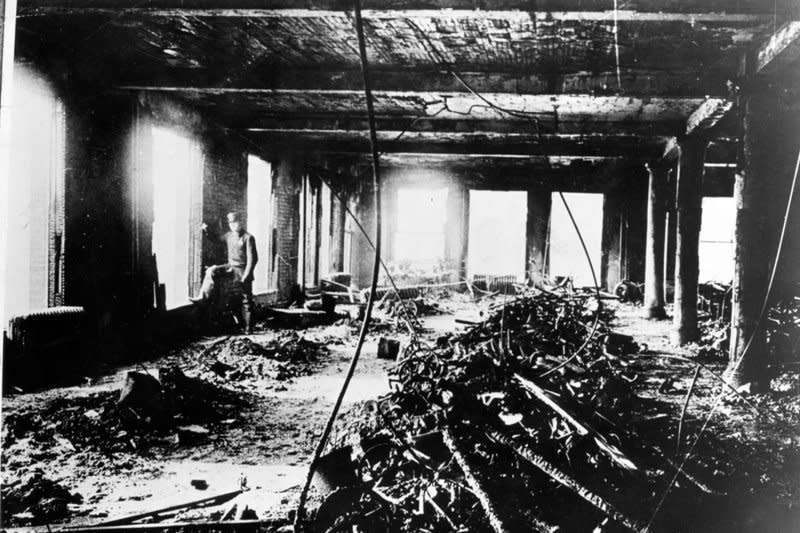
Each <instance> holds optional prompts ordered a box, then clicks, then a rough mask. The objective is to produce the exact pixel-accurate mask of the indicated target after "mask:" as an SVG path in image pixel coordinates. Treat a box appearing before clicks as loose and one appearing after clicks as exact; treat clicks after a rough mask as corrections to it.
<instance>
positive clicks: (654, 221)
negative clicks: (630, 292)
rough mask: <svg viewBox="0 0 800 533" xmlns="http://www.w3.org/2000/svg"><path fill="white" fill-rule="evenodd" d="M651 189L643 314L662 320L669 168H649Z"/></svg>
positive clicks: (652, 166) (663, 312)
mask: <svg viewBox="0 0 800 533" xmlns="http://www.w3.org/2000/svg"><path fill="white" fill-rule="evenodd" d="M647 168H648V171H649V174H650V187H649V194H648V197H647V245H646V251H645V272H644V313H645V317H646V318H655V319H662V318H665V317H666V316H667V314H666V312H665V311H664V240H665V239H664V230H665V228H666V192H667V179H668V174H669V168H668V167H666V166H664V165H661V164H650V165H648V167H647Z"/></svg>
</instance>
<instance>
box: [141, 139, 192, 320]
mask: <svg viewBox="0 0 800 533" xmlns="http://www.w3.org/2000/svg"><path fill="white" fill-rule="evenodd" d="M152 163H153V167H152V169H153V174H152V182H153V242H152V250H153V254H154V255H155V263H156V268H157V269H158V280H159V283H161V284H164V286H165V289H164V290H165V304H166V308H167V309H173V308H175V307H179V306H182V305H186V304H187V303H188V298H189V290H190V283H191V281H192V280H191V277H190V269H189V255H190V239H191V201H192V191H191V184H192V179H198V178H199V167H200V149H199V147H198V146H197V144H196V143H195V142H194V141H193V140H192V139H189V138H187V137H184V136H182V135H180V134H178V133H175V132H174V131H172V130H168V129H165V128H160V127H153V160H152Z"/></svg>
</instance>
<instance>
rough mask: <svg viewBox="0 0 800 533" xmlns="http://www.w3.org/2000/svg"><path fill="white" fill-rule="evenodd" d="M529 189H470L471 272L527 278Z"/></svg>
mask: <svg viewBox="0 0 800 533" xmlns="http://www.w3.org/2000/svg"><path fill="white" fill-rule="evenodd" d="M527 217H528V193H527V192H525V191H470V192H469V254H468V258H467V267H468V274H469V275H470V276H474V275H479V276H480V275H491V276H514V277H516V279H517V281H523V280H524V279H525V225H526V220H527Z"/></svg>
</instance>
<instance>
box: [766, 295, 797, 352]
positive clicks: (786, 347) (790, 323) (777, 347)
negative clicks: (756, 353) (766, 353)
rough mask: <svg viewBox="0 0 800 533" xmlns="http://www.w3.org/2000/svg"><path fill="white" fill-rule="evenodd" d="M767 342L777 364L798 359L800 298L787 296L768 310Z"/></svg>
mask: <svg viewBox="0 0 800 533" xmlns="http://www.w3.org/2000/svg"><path fill="white" fill-rule="evenodd" d="M767 341H768V342H769V348H770V354H771V355H772V357H773V358H774V360H775V361H776V362H777V363H783V362H796V361H797V359H798V358H800V296H798V295H795V294H787V295H786V296H785V297H784V298H782V299H781V300H779V301H778V302H776V303H775V305H773V306H772V308H771V309H770V310H769V313H767Z"/></svg>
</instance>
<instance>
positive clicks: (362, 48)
mask: <svg viewBox="0 0 800 533" xmlns="http://www.w3.org/2000/svg"><path fill="white" fill-rule="evenodd" d="M353 4H354V6H353V7H354V11H355V29H356V34H357V37H358V51H359V56H360V59H361V74H362V77H363V81H364V96H365V98H366V104H367V116H368V121H369V134H370V135H369V139H370V149H371V152H372V186H373V194H374V195H375V232H376V235H375V256H374V259H373V264H372V283H371V284H370V289H369V298H368V299H367V307H366V309H365V311H364V321H363V322H362V323H361V331H360V332H359V335H358V343H357V344H356V348H355V351H354V353H353V358H352V359H351V361H350V367H349V368H348V369H347V374H346V376H345V379H344V383H342V388H341V390H340V391H339V395H338V397H337V398H336V403H335V404H334V406H333V409H332V410H331V414H330V417H329V418H328V422H327V424H326V425H325V430H324V431H323V433H322V436H321V437H320V439H319V442H318V443H317V447H316V450H315V451H314V456H313V458H312V460H311V464H310V465H309V468H308V475H307V476H306V481H305V484H304V485H303V489H302V490H301V492H300V498H299V501H298V504H297V512H296V515H295V531H297V530H298V526H299V524H300V523H302V521H303V520H304V518H305V503H306V499H307V498H308V491H309V489H310V488H311V481H312V479H313V478H314V473H315V472H316V469H317V463H318V461H319V458H320V457H321V456H322V452H323V451H324V450H325V446H326V444H327V443H328V438H329V437H330V434H331V431H332V429H333V424H334V422H335V421H336V416H337V415H338V413H339V409H340V407H341V405H342V402H343V400H344V396H345V394H346V393H347V388H348V386H349V384H350V381H351V379H352V378H353V374H354V373H355V370H356V367H357V366H358V359H359V357H360V355H361V349H362V348H363V346H364V340H365V339H366V336H367V330H368V329H369V321H370V318H371V315H372V306H373V304H374V302H375V292H376V288H377V285H378V275H379V273H380V264H381V261H380V259H381V188H380V186H381V179H380V159H379V158H380V156H379V154H378V134H377V131H376V128H375V109H374V107H373V102H372V90H371V85H370V73H369V65H368V63H367V46H366V40H365V38H364V26H363V21H362V19H361V0H354V1H353Z"/></svg>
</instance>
